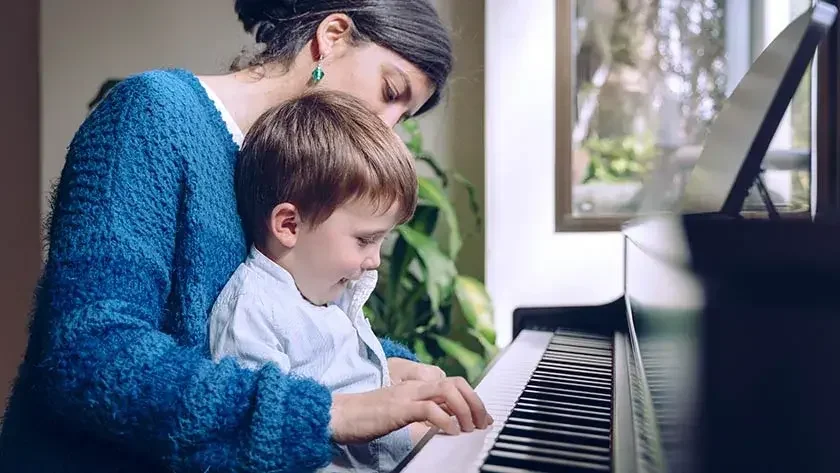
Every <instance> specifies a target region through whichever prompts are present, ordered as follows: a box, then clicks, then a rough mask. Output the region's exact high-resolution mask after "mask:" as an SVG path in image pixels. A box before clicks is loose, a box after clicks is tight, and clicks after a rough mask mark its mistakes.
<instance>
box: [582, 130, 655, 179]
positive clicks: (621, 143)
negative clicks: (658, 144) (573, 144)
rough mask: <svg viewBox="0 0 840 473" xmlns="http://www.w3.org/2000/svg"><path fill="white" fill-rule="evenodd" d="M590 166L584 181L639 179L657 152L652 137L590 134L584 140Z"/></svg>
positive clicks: (648, 167)
mask: <svg viewBox="0 0 840 473" xmlns="http://www.w3.org/2000/svg"><path fill="white" fill-rule="evenodd" d="M583 149H584V150H585V151H586V152H587V154H588V157H589V166H588V168H587V170H586V176H585V177H584V178H583V183H584V184H586V183H587V182H591V181H596V182H626V181H638V180H639V179H641V178H642V177H643V176H644V175H645V174H646V173H647V172H648V171H649V170H650V167H651V165H652V164H653V158H654V156H655V155H656V148H655V146H654V144H653V140H652V139H640V138H638V137H636V136H633V135H628V136H622V137H618V138H599V137H597V136H593V137H590V138H589V139H587V140H586V141H585V142H584V143H583Z"/></svg>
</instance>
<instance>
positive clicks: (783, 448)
mask: <svg viewBox="0 0 840 473" xmlns="http://www.w3.org/2000/svg"><path fill="white" fill-rule="evenodd" d="M836 16H837V9H836V8H835V7H834V6H832V5H830V4H827V3H824V2H821V1H817V2H816V3H815V4H814V5H813V7H812V8H811V9H810V10H809V11H807V12H805V13H804V14H803V15H802V16H800V17H799V18H798V19H796V20H794V21H793V22H792V23H791V24H790V25H789V26H788V27H787V28H786V29H785V30H784V31H783V32H782V33H780V35H779V36H778V37H777V38H776V39H775V40H774V41H773V43H771V44H770V45H769V46H768V47H767V48H766V49H765V51H764V52H763V53H762V54H761V56H759V58H758V59H756V61H755V63H754V64H753V65H752V67H751V68H750V71H749V72H748V73H747V74H746V75H745V77H744V79H742V81H741V82H740V83H739V85H738V87H737V88H736V89H735V90H734V91H733V93H732V94H731V95H730V97H729V98H728V99H727V103H726V104H725V105H724V107H723V109H722V110H721V111H720V113H719V114H718V116H717V118H716V120H715V123H714V124H713V126H712V127H711V129H710V131H709V135H708V139H707V141H706V145H705V146H704V149H703V152H702V153H701V156H700V158H699V159H698V161H697V164H696V166H695V168H694V169H693V170H692V171H691V175H690V176H689V179H688V182H687V183H686V184H685V188H684V189H682V190H681V195H680V199H679V201H678V202H677V203H676V204H674V203H673V202H672V200H669V197H667V196H666V194H668V191H667V188H668V187H669V186H668V184H669V182H671V180H673V177H674V176H669V175H667V173H664V174H663V173H660V174H659V175H657V176H656V177H654V179H653V180H652V181H651V182H648V183H646V185H645V188H646V192H648V195H646V196H645V198H644V199H643V200H642V201H643V202H645V203H646V204H645V206H646V208H644V209H641V212H640V216H639V217H638V218H636V219H634V220H632V221H630V222H628V223H627V224H626V225H625V226H624V227H623V229H622V234H623V236H624V279H625V281H624V293H623V295H622V297H621V298H619V299H618V300H615V301H613V302H611V303H608V304H605V305H601V306H587V307H532V308H519V309H517V310H516V311H515V312H514V314H513V318H514V338H513V341H512V342H511V343H510V344H509V345H508V346H507V347H506V348H505V349H504V350H503V351H502V352H501V353H500V354H499V355H498V356H497V357H496V359H495V360H494V362H493V363H492V364H491V365H490V366H489V367H488V369H487V370H486V372H485V374H484V376H483V378H482V379H481V380H480V382H479V383H478V385H477V387H476V391H477V392H478V394H479V395H480V396H481V397H482V399H483V400H484V402H485V404H486V406H487V408H488V410H489V411H490V413H491V414H492V416H493V417H494V419H495V421H496V422H495V424H494V425H493V426H492V427H490V428H488V429H485V430H481V431H479V430H476V431H474V432H471V433H462V434H459V435H457V436H448V435H445V434H442V433H439V432H437V429H431V430H430V432H429V433H428V434H427V435H426V436H425V437H424V438H423V439H422V440H421V442H420V443H419V444H418V445H417V447H416V448H415V449H414V451H412V452H411V454H409V455H408V457H407V458H406V459H405V460H404V461H403V462H402V463H401V464H400V465H399V466H398V467H397V469H396V470H395V471H397V472H402V473H419V472H423V473H426V472H434V473H448V472H458V473H463V472H495V473H519V472H523V473H524V472H614V473H646V472H650V473H658V472H668V473H674V472H680V473H682V472H688V473H700V472H703V473H705V472H715V473H717V472H735V471H738V472H840V223H836V222H825V221H814V220H813V219H811V218H784V217H781V216H780V215H779V214H778V213H777V212H775V211H774V209H773V206H772V202H770V201H769V198H766V199H765V200H764V202H765V204H766V205H767V206H768V213H769V216H770V218H762V219H755V218H743V217H742V216H741V214H742V212H741V209H742V205H743V203H744V199H745V197H746V196H747V193H748V192H749V191H750V190H751V189H752V188H753V186H756V187H758V188H759V191H761V190H762V187H763V182H762V181H761V160H762V159H763V156H764V155H765V154H766V151H767V148H768V147H769V144H770V140H771V139H772V137H773V135H774V133H775V130H776V128H777V127H778V125H779V122H780V120H781V118H782V115H783V114H784V112H785V109H786V108H787V105H788V103H789V102H790V100H791V98H792V96H793V94H794V91H795V89H796V87H797V85H798V83H799V82H800V79H801V78H802V77H803V75H804V73H805V70H806V67H807V65H808V63H809V62H810V60H811V58H812V57H813V56H814V53H815V51H816V48H817V46H818V45H819V44H820V42H821V41H822V40H823V38H824V37H825V36H826V34H827V33H828V31H829V29H830V28H831V27H832V25H833V24H834V22H835V19H836ZM835 60H836V59H835ZM838 132H840V130H838ZM762 195H763V196H766V193H764V192H762Z"/></svg>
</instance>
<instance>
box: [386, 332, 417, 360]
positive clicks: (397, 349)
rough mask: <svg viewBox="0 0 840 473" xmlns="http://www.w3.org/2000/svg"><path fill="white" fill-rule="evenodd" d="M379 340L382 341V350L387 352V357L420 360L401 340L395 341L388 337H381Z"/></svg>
mask: <svg viewBox="0 0 840 473" xmlns="http://www.w3.org/2000/svg"><path fill="white" fill-rule="evenodd" d="M379 342H380V343H382V351H384V352H385V357H386V358H405V359H407V360H411V361H418V360H417V356H415V355H414V353H412V352H411V350H409V349H408V348H406V346H405V345H403V344H401V343H399V342H395V341H393V340H391V339H390V338H388V337H380V338H379Z"/></svg>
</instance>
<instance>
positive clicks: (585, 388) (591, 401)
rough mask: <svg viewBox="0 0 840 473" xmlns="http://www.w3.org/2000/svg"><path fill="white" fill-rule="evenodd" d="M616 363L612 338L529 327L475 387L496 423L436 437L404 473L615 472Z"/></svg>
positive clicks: (411, 461) (432, 437)
mask: <svg viewBox="0 0 840 473" xmlns="http://www.w3.org/2000/svg"><path fill="white" fill-rule="evenodd" d="M612 365H613V347H612V339H611V338H609V337H602V336H597V335H591V334H583V333H577V332H571V331H563V330H558V331H556V332H554V333H552V332H541V331H532V330H523V331H522V332H521V333H520V334H519V336H517V338H516V340H514V342H513V343H511V345H510V346H509V347H508V348H507V349H506V350H505V351H504V352H503V353H502V355H500V357H499V359H498V360H497V361H496V362H495V363H494V365H493V366H492V367H491V369H490V370H489V372H488V373H487V375H486V376H485V378H484V379H482V380H481V382H480V383H479V385H478V386H477V387H476V392H477V393H478V394H479V395H480V396H481V398H482V400H484V403H485V405H486V406H487V409H488V411H489V412H490V414H491V415H492V416H493V418H494V419H495V423H494V425H493V426H492V427H491V428H489V429H485V430H476V431H474V432H470V433H462V434H460V435H457V436H448V435H445V434H437V435H435V434H434V433H430V434H429V435H431V438H429V440H428V442H427V443H426V444H425V445H422V444H421V447H419V448H420V450H419V452H417V454H416V455H415V456H414V457H413V458H411V459H410V461H409V463H408V464H407V465H406V466H405V468H403V469H399V471H401V472H409V473H410V472H428V471H435V472H436V473H445V472H459V473H460V472H497V473H515V472H566V471H569V472H601V471H610V468H611V453H610V452H611V448H610V446H611V426H612V391H613V386H612V384H613V383H612V377H613V371H612ZM424 440H425V439H424Z"/></svg>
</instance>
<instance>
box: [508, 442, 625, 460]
mask: <svg viewBox="0 0 840 473" xmlns="http://www.w3.org/2000/svg"><path fill="white" fill-rule="evenodd" d="M493 449H494V450H501V451H507V452H520V453H530V454H533V455H539V456H542V457H548V458H562V459H566V460H572V461H582V462H587V463H596V464H600V465H607V466H609V464H610V456H609V455H598V454H594V453H581V452H575V451H572V450H565V449H556V448H545V447H540V446H536V445H529V444H525V443H519V442H507V441H498V442H496V445H494V446H493Z"/></svg>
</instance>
